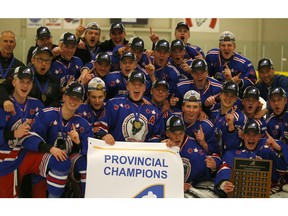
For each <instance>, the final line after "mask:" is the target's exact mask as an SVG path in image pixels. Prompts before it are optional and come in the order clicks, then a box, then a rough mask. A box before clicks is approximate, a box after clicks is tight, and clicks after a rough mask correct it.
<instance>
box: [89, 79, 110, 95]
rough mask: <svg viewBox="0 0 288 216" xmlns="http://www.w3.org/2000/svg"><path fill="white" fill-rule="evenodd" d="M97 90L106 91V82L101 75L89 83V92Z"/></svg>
mask: <svg viewBox="0 0 288 216" xmlns="http://www.w3.org/2000/svg"><path fill="white" fill-rule="evenodd" d="M95 90H103V91H106V86H105V82H104V81H103V80H102V79H101V78H99V77H94V78H93V79H91V80H90V81H89V83H88V92H91V91H95Z"/></svg>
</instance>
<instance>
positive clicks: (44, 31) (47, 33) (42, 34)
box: [36, 26, 52, 40]
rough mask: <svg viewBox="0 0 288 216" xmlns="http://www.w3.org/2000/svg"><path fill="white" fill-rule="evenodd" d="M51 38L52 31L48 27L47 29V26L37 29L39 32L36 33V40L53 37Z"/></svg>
mask: <svg viewBox="0 0 288 216" xmlns="http://www.w3.org/2000/svg"><path fill="white" fill-rule="evenodd" d="M51 36H52V35H51V32H50V30H49V29H48V28H47V27H45V26H41V27H39V28H38V29H37V31H36V39H37V40H39V39H41V38H43V37H51Z"/></svg>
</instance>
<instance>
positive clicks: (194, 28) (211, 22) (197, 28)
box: [185, 18, 219, 32]
mask: <svg viewBox="0 0 288 216" xmlns="http://www.w3.org/2000/svg"><path fill="white" fill-rule="evenodd" d="M185 22H186V23H187V24H188V26H189V27H190V31H191V32H219V19H217V18H185Z"/></svg>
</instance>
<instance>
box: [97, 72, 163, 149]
mask: <svg viewBox="0 0 288 216" xmlns="http://www.w3.org/2000/svg"><path fill="white" fill-rule="evenodd" d="M145 82H146V77H145V74H144V73H142V72H137V71H133V72H132V73H131V74H130V75H129V77H128V80H127V91H128V95H127V96H123V97H115V98H112V99H110V100H108V101H107V103H106V106H105V111H104V115H103V117H101V118H99V119H98V121H99V124H100V125H99V126H100V131H99V133H101V135H102V134H103V135H104V136H103V135H102V140H104V141H105V142H106V143H107V144H114V143H115V141H130V142H131V141H133V142H148V141H151V142H153V141H156V142H157V141H158V142H159V141H160V140H161V139H162V138H163V137H161V135H162V134H163V131H164V130H165V126H164V120H163V118H161V113H160V111H159V110H158V108H156V107H154V106H153V105H148V104H145V103H144V102H143V99H142V97H143V94H144V92H145V90H146V86H145Z"/></svg>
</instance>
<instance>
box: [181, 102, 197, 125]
mask: <svg viewBox="0 0 288 216" xmlns="http://www.w3.org/2000/svg"><path fill="white" fill-rule="evenodd" d="M182 111H183V117H184V121H185V122H186V123H188V124H191V123H193V122H195V121H196V120H197V119H198V116H199V114H200V112H201V105H200V103H198V102H183V105H182Z"/></svg>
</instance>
